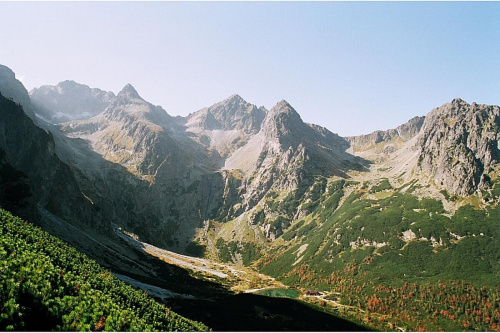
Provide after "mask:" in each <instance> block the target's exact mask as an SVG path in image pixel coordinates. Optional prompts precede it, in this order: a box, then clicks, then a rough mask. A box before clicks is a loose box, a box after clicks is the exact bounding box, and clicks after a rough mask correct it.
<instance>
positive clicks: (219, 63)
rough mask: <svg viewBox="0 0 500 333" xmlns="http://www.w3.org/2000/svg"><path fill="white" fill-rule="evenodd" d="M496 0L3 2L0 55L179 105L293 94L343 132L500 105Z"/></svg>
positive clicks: (38, 77)
mask: <svg viewBox="0 0 500 333" xmlns="http://www.w3.org/2000/svg"><path fill="white" fill-rule="evenodd" d="M499 18H500V2H0V64H3V65H6V66H8V67H9V68H11V69H12V70H13V71H14V72H15V73H16V77H17V78H18V79H19V80H21V81H22V82H23V84H24V85H25V86H26V88H27V89H28V91H29V90H31V89H33V88H34V87H39V86H41V85H45V84H49V85H56V84H57V83H59V82H61V81H64V80H74V81H76V82H78V83H83V84H86V85H88V86H90V87H92V88H100V89H103V90H110V91H113V92H114V93H118V92H119V91H120V90H121V89H122V88H123V87H124V86H125V85H126V84H127V83H130V84H132V85H133V86H134V87H135V88H136V90H137V91H138V92H139V94H140V95H141V96H142V97H143V98H144V99H146V100H147V101H149V102H151V103H152V104H155V105H161V106H162V107H163V108H164V109H165V110H166V111H167V112H168V113H169V114H170V115H173V116H176V115H181V116H186V115H188V114H189V113H191V112H195V111H197V110H199V109H201V108H203V107H206V106H210V105H212V104H214V103H217V102H219V101H221V100H224V99H225V98H227V97H229V96H230V95H232V94H239V95H240V96H241V97H243V98H244V99H245V100H246V101H247V102H250V103H252V104H255V105H257V106H265V107H266V108H267V109H270V108H272V107H273V106H274V105H275V104H276V103H278V102H279V101H281V100H283V99H285V100H286V101H288V102H289V103H290V104H291V105H292V106H293V107H294V108H295V109H296V110H297V112H299V114H300V115H301V117H302V119H303V120H304V121H306V122H309V123H315V124H318V125H321V126H324V127H326V128H328V129H329V130H330V131H332V132H334V133H338V134H340V135H342V136H348V135H359V134H367V133H371V132H373V131H375V130H386V129H390V128H395V127H397V126H399V125H400V124H402V123H404V122H406V121H407V120H409V119H410V118H412V117H414V116H417V115H425V114H427V113H428V112H430V111H431V110H432V109H433V108H435V107H439V106H441V105H442V104H444V103H447V102H450V101H451V100H452V99H453V98H455V97H460V98H462V99H464V100H466V101H467V102H469V103H472V102H477V103H484V104H495V105H498V104H500V24H499V23H498V19H499Z"/></svg>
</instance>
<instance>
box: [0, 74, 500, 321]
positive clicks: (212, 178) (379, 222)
mask: <svg viewBox="0 0 500 333" xmlns="http://www.w3.org/2000/svg"><path fill="white" fill-rule="evenodd" d="M0 93H1V95H2V96H1V97H0V112H1V114H2V116H1V118H0V186H1V188H0V204H1V206H2V207H3V208H5V209H8V210H11V211H13V212H14V213H16V214H18V215H20V216H21V217H22V218H26V219H32V220H34V221H38V224H40V225H42V226H43V227H45V228H46V229H47V230H49V231H50V232H51V233H54V234H56V235H58V236H60V237H61V238H63V239H65V238H66V239H68V240H69V241H71V242H72V243H74V244H75V245H76V246H77V247H80V248H82V249H83V250H84V251H86V252H91V253H94V255H97V256H98V254H96V253H95V252H93V251H92V249H89V247H90V246H89V245H88V244H87V238H86V237H84V236H81V237H80V236H79V233H81V234H82V235H87V234H94V233H98V234H99V237H101V238H102V239H106V242H108V243H109V244H110V246H111V247H112V248H114V249H115V250H116V251H118V252H120V251H122V252H123V253H125V252H126V251H127V250H121V247H120V246H118V245H116V244H119V242H120V241H119V239H118V238H117V236H116V233H115V227H116V226H118V227H119V228H122V229H123V230H126V231H127V232H128V233H130V234H132V235H134V237H136V238H137V239H140V240H141V241H143V242H146V243H149V244H152V245H155V246H157V247H160V248H164V249H169V250H173V251H175V252H178V253H183V254H188V255H193V256H198V257H204V258H210V259H213V260H216V261H219V262H230V263H234V264H238V265H243V266H252V267H253V269H256V270H258V271H260V272H262V273H265V274H268V275H270V276H273V277H275V278H276V279H278V280H280V281H282V282H284V283H287V284H288V285H291V286H297V287H308V288H322V289H331V288H333V287H332V285H334V284H335V283H339V281H342V283H344V282H345V281H350V282H349V283H350V284H351V285H352V286H356V287H357V283H359V285H361V284H362V283H363V281H364V280H366V279H367V276H369V277H370V280H372V283H373V281H377V282H380V283H382V282H384V283H388V284H392V285H399V284H400V283H404V282H407V283H411V282H415V281H418V282H422V281H424V282H425V281H429V282H436V281H438V280H439V281H441V280H446V279H451V280H453V279H455V280H463V281H466V282H470V283H476V282H477V283H483V284H485V285H489V286H494V285H495V281H498V279H499V278H500V244H499V243H498V242H499V239H500V227H499V225H498V222H497V221H496V220H495V217H496V216H499V213H500V211H499V208H498V203H499V202H500V185H499V182H498V179H499V176H500V167H499V160H500V134H499V128H500V108H499V107H498V106H494V105H484V104H477V103H472V104H469V103H467V102H465V101H463V100H461V99H459V98H456V99H454V100H452V101H451V102H449V103H445V104H443V105H442V106H440V107H437V108H435V109H434V110H432V111H430V112H429V113H428V114H427V115H426V116H425V117H424V116H418V117H414V118H412V119H410V120H409V121H408V122H407V123H405V124H402V125H401V126H399V127H397V128H396V129H391V130H387V131H375V132H373V133H371V134H367V135H359V136H353V137H340V136H339V135H337V134H335V133H332V132H330V131H329V130H328V129H326V128H324V127H321V126H319V125H314V124H308V123H305V122H304V121H303V120H302V119H301V117H300V115H299V113H298V112H297V111H296V110H295V109H294V108H293V106H291V105H290V104H289V103H288V102H286V101H285V100H282V101H280V102H278V103H277V104H276V105H275V106H273V107H272V108H271V109H270V110H267V109H266V108H264V107H258V106H256V105H253V104H251V103H249V102H247V101H245V100H244V99H243V98H242V97H240V96H239V95H232V96H229V97H228V98H227V99H225V100H223V101H221V102H218V103H215V104H213V105H212V106H209V107H206V108H203V109H201V110H198V111H196V112H193V113H191V114H189V115H188V116H186V117H180V116H176V117H174V116H171V115H169V114H168V113H167V112H166V111H165V110H164V109H163V108H161V107H160V106H155V105H153V104H151V103H149V102H147V101H145V100H144V99H143V98H142V97H141V96H140V95H139V93H138V92H137V91H136V90H135V89H134V87H133V86H132V85H130V84H127V85H126V86H125V87H124V88H123V89H122V90H121V91H120V92H119V93H118V94H116V95H115V94H114V93H112V92H106V91H103V90H100V89H97V88H90V87H88V86H86V85H83V84H79V83H76V82H74V81H64V82H61V83H59V84H58V85H56V86H42V87H39V88H35V89H33V90H32V91H30V92H29V94H28V92H27V91H26V89H25V88H24V87H23V85H22V84H21V82H19V81H18V80H17V79H16V78H15V75H14V73H13V72H12V71H11V70H10V69H8V68H7V67H5V66H0ZM61 221H64V223H69V224H70V225H71V226H72V227H74V228H75V229H74V230H76V234H73V235H69V234H68V231H67V230H64V228H61V227H60V226H61V225H64V224H61ZM96 237H97V236H96ZM444 262H446V263H448V266H446V268H444V267H443V263H444ZM122 264H123V265H129V263H127V260H124V261H123V263H122ZM108 265H110V266H112V265H113V264H112V263H109V262H108ZM349 279H351V280H349ZM363 279H364V280H363ZM339 288H340V287H339ZM353 288H354V287H353ZM370 288H372V287H370ZM370 290H371V289H370ZM343 292H345V293H346V294H348V291H347V289H346V290H343ZM358 294H360V293H358ZM349 295H351V294H349ZM351 296H352V299H355V298H356V296H355V295H354V296H353V295H351ZM415 325H416V323H415ZM429 327H431V328H432V329H436V328H437V327H439V326H429ZM452 327H453V328H454V329H456V327H455V326H452ZM410 328H414V329H416V326H410Z"/></svg>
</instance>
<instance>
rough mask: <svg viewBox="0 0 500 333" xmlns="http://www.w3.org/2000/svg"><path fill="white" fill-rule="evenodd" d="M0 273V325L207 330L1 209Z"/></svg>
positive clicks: (34, 328) (4, 327)
mask: <svg viewBox="0 0 500 333" xmlns="http://www.w3.org/2000/svg"><path fill="white" fill-rule="evenodd" d="M0 272H1V274H0V306H1V307H2V308H1V309H2V311H1V314H0V330H31V331H40V330H64V331H73V330H87V331H88V330H112V331H129V330H130V331H164V330H179V331H195V330H207V329H208V328H207V327H206V326H205V325H203V324H201V323H198V322H195V321H191V320H189V319H186V318H183V317H181V316H179V315H177V314H176V313H174V312H172V311H170V309H168V308H166V307H165V306H164V305H162V304H160V303H158V302H156V301H155V300H154V299H153V298H151V297H149V296H148V295H147V294H146V293H145V292H143V291H139V290H135V289H133V288H132V287H130V286H128V285H127V284H125V283H124V282H122V281H120V280H118V279H117V278H115V277H114V276H113V275H111V273H110V272H109V271H106V270H105V269H103V268H102V267H101V266H99V265H98V264H97V263H96V262H94V261H93V260H90V259H89V258H87V257H86V256H85V255H83V254H81V253H79V252H78V251H76V250H75V249H74V248H72V247H71V246H69V245H67V244H66V243H64V242H63V241H61V240H59V239H58V238H56V237H54V236H51V235H49V234H48V233H46V232H45V231H42V230H41V229H39V228H37V227H34V226H33V225H32V224H30V223H28V222H25V221H22V220H21V219H19V218H17V217H14V216H12V215H11V214H10V213H8V212H7V211H4V210H1V209H0Z"/></svg>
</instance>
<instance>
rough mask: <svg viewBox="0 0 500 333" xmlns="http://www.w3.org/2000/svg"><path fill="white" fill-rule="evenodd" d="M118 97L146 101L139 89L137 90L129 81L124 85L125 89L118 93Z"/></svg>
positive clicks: (122, 99)
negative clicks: (140, 94)
mask: <svg viewBox="0 0 500 333" xmlns="http://www.w3.org/2000/svg"><path fill="white" fill-rule="evenodd" d="M117 97H118V99H119V100H121V101H124V100H130V99H140V100H142V101H144V99H143V98H142V97H141V96H139V93H138V92H137V90H135V88H134V87H133V86H132V85H131V84H130V83H128V84H127V85H126V86H125V87H123V89H122V90H121V91H120V92H119V93H118V96H117Z"/></svg>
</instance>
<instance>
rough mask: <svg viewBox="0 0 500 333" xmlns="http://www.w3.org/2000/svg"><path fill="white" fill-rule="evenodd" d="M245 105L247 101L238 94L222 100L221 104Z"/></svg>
mask: <svg viewBox="0 0 500 333" xmlns="http://www.w3.org/2000/svg"><path fill="white" fill-rule="evenodd" d="M233 103H234V104H247V101H245V100H244V99H243V98H242V97H241V96H240V95H238V94H233V95H231V96H229V97H228V98H226V99H225V100H223V101H222V102H221V104H233Z"/></svg>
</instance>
